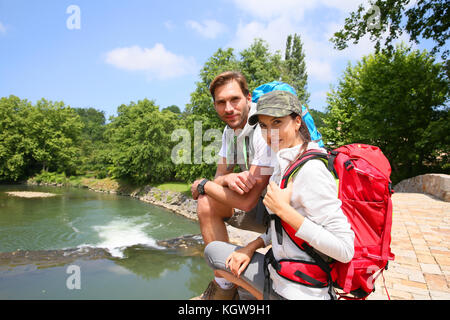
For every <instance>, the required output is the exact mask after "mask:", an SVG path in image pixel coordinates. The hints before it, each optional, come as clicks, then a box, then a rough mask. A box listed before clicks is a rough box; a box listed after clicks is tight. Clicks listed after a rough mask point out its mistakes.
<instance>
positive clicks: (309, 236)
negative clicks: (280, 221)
mask: <svg viewBox="0 0 450 320" xmlns="http://www.w3.org/2000/svg"><path fill="white" fill-rule="evenodd" d="M300 148H301V145H298V146H295V147H292V148H287V149H282V150H280V151H279V152H278V153H277V160H278V163H277V165H276V166H275V168H274V173H273V175H272V177H271V181H274V182H275V183H277V184H278V185H280V182H281V179H282V175H283V174H284V173H285V172H286V170H287V169H288V166H289V165H290V164H291V163H292V162H293V161H294V160H295V159H296V157H297V156H298V154H299V152H300V151H301V150H300ZM307 149H308V150H309V149H320V147H319V146H318V145H317V144H316V143H314V142H310V143H309V144H308V146H307ZM322 150H323V149H322ZM323 151H325V150H323ZM337 195H338V190H337V185H336V182H335V180H334V177H333V176H332V174H331V173H330V172H329V171H328V169H327V168H326V166H325V164H324V163H323V162H322V161H321V160H318V159H314V160H309V161H308V162H306V163H305V164H304V165H303V166H302V167H301V168H300V170H299V171H298V172H297V174H296V175H295V176H294V177H293V189H292V196H291V201H290V204H291V206H292V207H294V208H295V209H296V210H297V211H298V213H299V214H301V215H303V216H304V217H305V219H304V221H303V223H302V225H301V226H300V228H299V229H298V230H297V232H296V236H297V237H299V238H301V239H303V240H305V241H307V242H308V243H309V244H310V245H311V246H312V247H313V248H314V249H315V250H316V251H317V252H318V253H319V254H322V255H325V256H328V257H331V258H333V259H336V260H338V261H340V262H344V263H345V262H348V261H350V260H351V259H352V258H353V254H354V238H355V235H354V232H353V231H352V229H351V226H350V223H349V222H348V220H347V217H346V216H345V215H344V213H343V212H342V210H341V201H340V200H339V199H338V196H337ZM268 211H269V214H274V213H273V212H271V211H270V210H269V209H268ZM282 236H283V243H282V245H280V244H278V241H277V237H276V231H275V226H274V221H273V220H272V221H271V223H270V226H269V229H268V231H267V232H266V233H265V234H262V235H261V238H262V239H263V240H264V243H265V245H266V246H267V245H269V244H272V250H273V254H274V257H275V259H276V260H281V259H299V260H306V261H313V259H312V258H311V257H310V256H309V255H308V254H307V253H306V252H304V251H302V250H300V249H299V248H298V247H297V246H296V245H295V244H294V243H293V242H292V240H290V239H289V236H288V235H287V234H286V232H285V231H284V230H283V235H282ZM272 239H274V241H272ZM269 272H270V276H271V278H272V281H273V289H274V290H275V292H277V293H278V294H280V295H281V296H283V297H285V298H287V299H297V300H298V299H329V298H330V296H329V294H328V288H311V287H307V286H304V285H301V284H298V283H294V282H292V281H289V280H287V279H284V278H282V277H280V276H279V275H278V274H277V273H276V271H275V270H274V269H273V268H272V266H269Z"/></svg>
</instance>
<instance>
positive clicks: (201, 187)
mask: <svg viewBox="0 0 450 320" xmlns="http://www.w3.org/2000/svg"><path fill="white" fill-rule="evenodd" d="M208 181H209V180H208V179H203V180H202V182H200V183H199V184H198V185H197V191H198V193H199V194H205V184H206V183H207V182H208Z"/></svg>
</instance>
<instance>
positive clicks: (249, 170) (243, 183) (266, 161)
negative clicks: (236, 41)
mask: <svg viewBox="0 0 450 320" xmlns="http://www.w3.org/2000/svg"><path fill="white" fill-rule="evenodd" d="M210 92H211V95H212V97H213V101H214V108H215V110H216V112H217V114H218V115H219V117H220V118H221V119H222V120H223V121H224V122H225V123H226V124H227V125H226V127H225V130H224V133H223V136H222V147H221V150H220V152H219V156H220V159H219V162H218V164H217V170H216V174H215V178H214V180H213V181H209V180H207V179H199V180H196V181H195V182H194V183H193V184H192V186H191V192H192V196H193V198H194V199H197V200H198V201H197V214H198V218H199V222H200V229H201V232H202V236H203V240H204V242H205V244H208V243H210V242H211V241H214V240H219V241H225V242H229V238H228V233H227V230H226V226H225V222H224V221H228V222H229V223H230V224H232V225H234V226H236V227H239V228H241V229H247V230H252V231H257V232H261V233H262V232H264V231H265V225H264V214H265V207H264V205H263V204H262V198H261V196H263V192H264V190H265V188H266V186H267V184H268V182H269V178H270V175H271V174H272V167H273V165H272V162H273V161H272V152H271V149H270V148H269V146H268V145H267V144H266V142H265V141H264V139H263V137H262V135H261V129H260V128H259V126H250V125H249V124H248V123H247V119H248V117H249V116H251V114H253V113H254V112H255V110H254V108H251V106H252V103H251V102H252V97H251V93H250V92H249V90H248V86H247V81H246V79H245V77H244V76H243V75H242V74H241V73H239V72H232V71H227V72H224V73H221V74H220V75H218V76H217V77H216V78H215V79H214V80H213V81H212V82H211V85H210ZM236 165H239V167H240V168H241V172H240V173H234V172H233V171H234V167H235V166H236ZM235 209H239V210H241V211H244V212H245V213H243V214H242V213H237V211H236V210H235ZM230 218H231V219H230ZM236 295H237V288H236V287H234V286H233V284H232V283H231V282H228V281H226V280H225V279H224V278H220V277H217V276H216V277H215V279H214V280H213V281H212V282H211V283H210V285H209V286H208V288H207V290H206V291H205V293H204V294H203V295H202V299H234V298H235V297H236Z"/></svg>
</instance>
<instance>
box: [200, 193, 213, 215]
mask: <svg viewBox="0 0 450 320" xmlns="http://www.w3.org/2000/svg"><path fill="white" fill-rule="evenodd" d="M211 214H212V207H211V204H210V201H209V199H208V196H205V195H201V196H199V197H198V199H197V216H198V218H199V219H200V220H201V219H204V218H209V217H211Z"/></svg>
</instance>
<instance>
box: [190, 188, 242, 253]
mask: <svg viewBox="0 0 450 320" xmlns="http://www.w3.org/2000/svg"><path fill="white" fill-rule="evenodd" d="M197 215H198V220H199V223H200V230H201V232H202V236H203V241H204V243H205V245H207V244H208V243H210V242H212V241H215V240H218V241H224V242H229V238H228V232H227V228H226V226H225V222H224V219H225V218H229V217H231V216H232V215H233V208H231V207H229V206H227V205H225V204H223V203H221V202H219V201H217V200H215V199H213V198H211V197H210V196H208V195H200V196H199V197H198V200H197Z"/></svg>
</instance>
